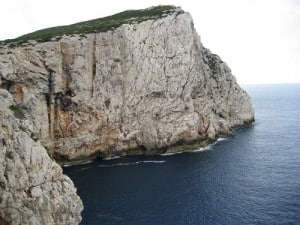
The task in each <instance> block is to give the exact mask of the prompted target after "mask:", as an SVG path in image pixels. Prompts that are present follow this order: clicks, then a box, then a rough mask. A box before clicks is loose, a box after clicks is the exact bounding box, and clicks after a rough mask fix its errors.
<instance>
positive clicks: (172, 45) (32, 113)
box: [0, 8, 254, 161]
mask: <svg viewBox="0 0 300 225" xmlns="http://www.w3.org/2000/svg"><path fill="white" fill-rule="evenodd" d="M0 77H1V81H0V82H1V83H0V85H1V88H5V89H7V90H8V91H9V92H10V93H12V95H13V97H14V100H15V101H16V102H17V103H18V104H20V106H21V107H22V108H23V110H24V112H25V116H26V118H27V119H28V120H29V121H31V123H30V124H28V126H29V127H32V130H33V131H34V133H35V135H36V137H37V138H38V139H39V140H41V142H42V143H43V144H44V145H45V146H47V147H48V149H49V151H50V153H51V154H52V155H53V156H54V157H55V158H56V159H60V160H69V161H73V160H78V159H80V160H82V159H85V158H89V157H91V156H96V155H102V156H103V157H110V156H114V155H124V154H140V153H143V154H152V153H160V152H165V151H182V150H183V148H178V147H174V148H172V146H176V145H178V144H180V143H198V144H199V143H200V145H205V144H207V143H209V142H211V141H213V140H215V139H216V138H218V137H220V136H228V135H231V134H232V131H233V129H235V128H238V127H241V126H244V125H245V124H250V123H251V122H252V121H253V120H254V110H253V107H252V105H251V102H250V98H249V96H248V95H247V93H246V92H245V91H244V90H242V89H241V88H240V87H239V86H238V84H237V83H236V80H235V78H234V76H233V75H232V74H231V71H230V69H229V67H228V66H227V65H226V63H224V62H223V61H222V60H221V59H220V58H219V57H218V56H217V55H215V54H212V53H211V52H210V51H209V50H208V49H206V48H204V47H203V45H202V44H201V42H200V38H199V36H198V34H197V33H196V31H195V29H194V27H193V21H192V18H191V16H190V14H189V13H187V12H184V11H182V10H181V9H180V8H177V9H174V10H171V11H169V12H168V15H167V16H164V17H162V18H159V19H149V20H146V21H143V22H140V23H132V24H123V25H122V26H120V27H118V28H116V29H113V30H110V31H107V32H100V33H93V34H85V35H69V36H63V37H62V38H61V39H60V40H58V41H55V40H53V41H50V42H44V43H36V42H30V43H29V44H27V45H26V46H23V47H17V48H14V49H11V48H8V47H5V46H2V48H0Z"/></svg>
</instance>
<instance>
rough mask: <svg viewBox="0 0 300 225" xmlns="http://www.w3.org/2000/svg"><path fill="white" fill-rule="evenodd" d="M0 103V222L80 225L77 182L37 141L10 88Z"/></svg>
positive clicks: (2, 91)
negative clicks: (27, 126) (63, 172)
mask: <svg viewBox="0 0 300 225" xmlns="http://www.w3.org/2000/svg"><path fill="white" fill-rule="evenodd" d="M0 103H1V107H0V127H1V129H0V224H12V225H15V224H35V225H37V224H49V225H51V224H70V225H73V224H78V223H79V222H80V220H81V215H80V213H81V211H82V209H83V206H82V202H81V200H80V198H79V197H78V196H77V195H76V189H75V187H74V185H73V182H72V181H71V180H70V178H68V177H67V176H65V175H63V174H62V169H61V167H60V166H59V165H58V164H57V163H55V162H54V161H53V160H52V159H51V158H50V157H49V156H48V154H47V152H46V149H45V148H44V147H43V146H42V145H41V144H40V142H39V141H35V140H33V139H35V138H34V137H33V136H31V131H30V130H27V128H25V124H26V120H25V119H24V117H23V116H24V115H23V113H22V111H21V110H20V109H19V108H18V107H17V106H15V105H14V103H13V99H12V96H11V95H10V94H9V93H8V92H7V91H6V90H3V89H0ZM16 117H18V118H19V119H18V118H16ZM30 136H31V137H30Z"/></svg>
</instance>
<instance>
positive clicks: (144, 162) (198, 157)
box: [64, 84, 300, 225]
mask: <svg viewBox="0 0 300 225" xmlns="http://www.w3.org/2000/svg"><path fill="white" fill-rule="evenodd" d="M244 88H246V90H247V92H248V93H249V94H250V96H251V97H252V101H253V103H254V107H255V111H256V122H255V124H254V125H253V126H252V127H250V128H246V129H241V130H239V131H237V132H236V136H235V137H234V138H230V139H223V140H221V141H219V142H217V143H216V144H214V145H211V146H210V147H208V148H205V149H201V151H197V149H195V150H196V151H195V152H191V153H182V154H174V155H163V156H151V157H143V156H132V157H124V158H117V159H112V160H106V161H104V160H96V161H93V162H91V163H89V164H85V165H78V166H73V167H66V168H64V172H65V173H66V174H68V175H69V176H70V177H71V178H72V180H73V181H74V183H75V185H76V186H77V188H78V193H79V195H80V196H81V198H82V200H83V202H84V207H85V210H84V211H83V221H82V223H81V224H84V225H87V224H89V225H94V224H95V225H96V224H101V225H104V224H107V225H108V224H109V225H114V224H122V225H141V224H143V225H153V224H160V225H171V224H172V225H192V224H193V225H194V224H197V225H198V224H226V225H227V224H295V225H296V224H300V149H299V146H300V116H299V115H300V114H299V113H300V85H299V84H294V85H247V86H244Z"/></svg>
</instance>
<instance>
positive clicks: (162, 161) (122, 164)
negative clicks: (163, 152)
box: [98, 160, 166, 167]
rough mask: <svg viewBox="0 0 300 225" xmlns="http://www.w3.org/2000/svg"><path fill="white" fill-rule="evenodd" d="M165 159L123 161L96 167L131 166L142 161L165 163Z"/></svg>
mask: <svg viewBox="0 0 300 225" xmlns="http://www.w3.org/2000/svg"><path fill="white" fill-rule="evenodd" d="M165 162H166V161H165V160H145V161H137V162H128V163H127V162H125V163H115V164H109V165H98V167H115V166H132V165H138V164H142V163H165Z"/></svg>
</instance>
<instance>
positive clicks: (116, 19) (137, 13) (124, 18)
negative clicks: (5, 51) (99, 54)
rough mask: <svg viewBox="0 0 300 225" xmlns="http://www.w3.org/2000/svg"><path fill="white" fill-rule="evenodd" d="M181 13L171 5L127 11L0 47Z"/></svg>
mask: <svg viewBox="0 0 300 225" xmlns="http://www.w3.org/2000/svg"><path fill="white" fill-rule="evenodd" d="M178 9H179V10H178ZM176 11H177V12H179V13H180V12H183V11H182V10H181V9H180V8H177V7H175V6H171V5H164V6H155V7H151V8H147V9H142V10H127V11H124V12H120V13H117V14H114V15H112V16H107V17H103V18H98V19H94V20H89V21H84V22H79V23H75V24H71V25H66V26H58V27H51V28H46V29H42V30H38V31H35V32H32V33H29V34H25V35H22V36H20V37H18V38H15V39H7V40H4V41H0V45H8V47H16V46H18V45H20V44H23V43H26V42H28V41H29V40H34V41H37V42H47V41H51V40H59V39H60V38H61V37H62V36H63V35H74V34H82V35H84V34H89V33H97V32H106V31H108V30H113V29H116V28H117V27H120V26H121V25H122V24H130V23H140V22H143V21H146V20H150V19H158V18H161V17H165V16H167V15H169V14H172V13H174V12H176Z"/></svg>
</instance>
